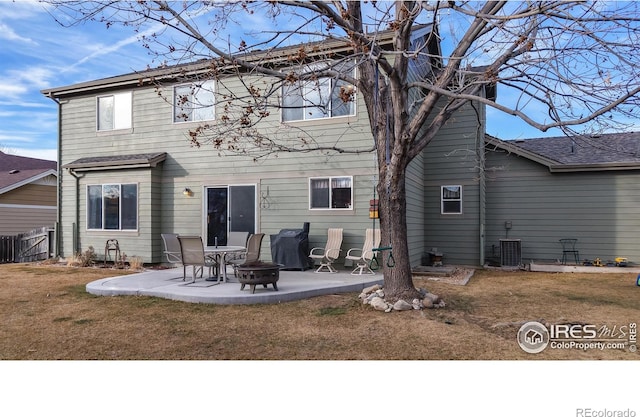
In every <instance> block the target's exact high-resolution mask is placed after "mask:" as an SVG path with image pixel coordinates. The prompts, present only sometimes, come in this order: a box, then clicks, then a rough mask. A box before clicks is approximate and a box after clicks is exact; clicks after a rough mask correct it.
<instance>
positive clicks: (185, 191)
mask: <svg viewBox="0 0 640 417" xmlns="http://www.w3.org/2000/svg"><path fill="white" fill-rule="evenodd" d="M182 194H184V195H186V196H187V197H191V196H192V195H193V191H191V188H189V187H187V188H185V189H184V190H183V191H182Z"/></svg>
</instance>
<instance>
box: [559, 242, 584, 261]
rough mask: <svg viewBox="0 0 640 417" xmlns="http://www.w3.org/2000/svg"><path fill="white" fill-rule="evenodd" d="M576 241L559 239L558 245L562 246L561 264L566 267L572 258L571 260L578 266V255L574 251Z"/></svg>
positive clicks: (576, 251) (575, 250)
mask: <svg viewBox="0 0 640 417" xmlns="http://www.w3.org/2000/svg"><path fill="white" fill-rule="evenodd" d="M577 241H578V239H560V244H561V245H562V264H563V265H566V263H567V260H568V259H569V257H571V256H573V260H574V261H575V262H576V265H578V262H579V260H580V253H579V252H578V250H577V249H576V242H577Z"/></svg>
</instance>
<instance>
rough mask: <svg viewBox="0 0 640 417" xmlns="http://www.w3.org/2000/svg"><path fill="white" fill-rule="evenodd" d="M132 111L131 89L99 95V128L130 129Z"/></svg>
mask: <svg viewBox="0 0 640 417" xmlns="http://www.w3.org/2000/svg"><path fill="white" fill-rule="evenodd" d="M131 111H132V94H131V91H128V92H126V93H117V94H111V95H104V96H99V97H97V117H96V121H97V123H96V124H97V130H98V131H105V130H118V129H130V128H131V119H132V116H131Z"/></svg>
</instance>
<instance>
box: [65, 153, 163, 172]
mask: <svg viewBox="0 0 640 417" xmlns="http://www.w3.org/2000/svg"><path fill="white" fill-rule="evenodd" d="M166 157H167V153H166V152H156V153H138V154H130V155H110V156H93V157H87V158H80V159H77V160H75V161H73V162H70V163H68V164H65V165H63V166H62V168H68V169H75V170H79V171H82V170H85V171H88V170H103V169H109V168H136V167H153V166H156V164H158V163H159V162H162V161H164V160H165V159H166Z"/></svg>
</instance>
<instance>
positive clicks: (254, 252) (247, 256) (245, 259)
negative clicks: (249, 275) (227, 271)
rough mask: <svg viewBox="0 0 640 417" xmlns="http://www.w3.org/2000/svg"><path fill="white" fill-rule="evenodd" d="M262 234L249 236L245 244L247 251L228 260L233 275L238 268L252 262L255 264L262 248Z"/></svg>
mask: <svg viewBox="0 0 640 417" xmlns="http://www.w3.org/2000/svg"><path fill="white" fill-rule="evenodd" d="M263 238H264V233H256V234H253V235H251V236H249V241H248V242H247V250H246V252H244V253H243V254H241V255H240V256H239V257H237V258H235V259H228V260H227V263H228V264H231V266H232V267H233V275H234V276H237V274H236V272H237V270H238V267H239V266H242V265H246V264H249V263H252V262H257V261H258V260H259V259H260V249H261V248H262V239H263Z"/></svg>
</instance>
